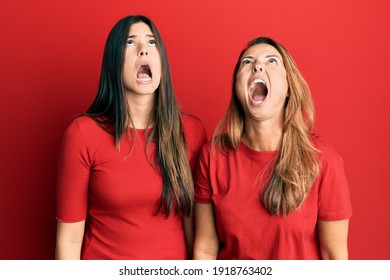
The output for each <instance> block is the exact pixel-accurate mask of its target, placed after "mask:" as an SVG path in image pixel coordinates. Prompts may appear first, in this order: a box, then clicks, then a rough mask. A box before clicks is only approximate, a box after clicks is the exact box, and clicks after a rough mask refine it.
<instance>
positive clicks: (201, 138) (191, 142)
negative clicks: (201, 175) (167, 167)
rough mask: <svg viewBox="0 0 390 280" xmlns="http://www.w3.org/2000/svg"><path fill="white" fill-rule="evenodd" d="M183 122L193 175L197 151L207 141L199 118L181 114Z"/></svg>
mask: <svg viewBox="0 0 390 280" xmlns="http://www.w3.org/2000/svg"><path fill="white" fill-rule="evenodd" d="M183 122H184V132H185V138H186V143H187V150H188V154H189V161H190V166H191V170H192V174H193V176H194V174H195V168H196V164H197V161H198V155H199V151H200V149H201V148H202V146H203V144H204V143H206V142H207V132H206V129H205V127H204V126H203V124H202V122H201V120H200V119H199V118H197V117H194V116H190V115H183Z"/></svg>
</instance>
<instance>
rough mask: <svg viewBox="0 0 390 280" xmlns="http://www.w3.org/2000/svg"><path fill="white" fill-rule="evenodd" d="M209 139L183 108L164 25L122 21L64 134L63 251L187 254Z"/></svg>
mask: <svg viewBox="0 0 390 280" xmlns="http://www.w3.org/2000/svg"><path fill="white" fill-rule="evenodd" d="M206 140H207V138H206V132H205V129H204V127H203V125H202V124H201V122H200V120H199V119H197V118H195V117H193V116H190V115H186V114H183V113H182V112H181V111H180V108H179V105H178V102H177V100H176V97H175V94H174V90H173V86H172V81H171V75H170V69H169V63H168V58H167V54H166V50H165V47H164V43H163V41H162V38H161V36H160V34H159V32H158V30H157V28H156V26H155V25H154V24H153V22H152V21H151V20H150V19H149V18H147V17H145V16H142V15H137V16H128V17H125V18H123V19H121V20H120V21H118V22H117V23H116V25H115V26H114V27H113V29H112V30H111V32H110V34H109V36H108V38H107V41H106V46H105V50H104V56H103V62H102V70H101V76H100V84H99V88H98V92H97V95H96V98H95V100H94V101H93V103H92V105H91V106H90V108H89V109H88V110H87V112H86V113H84V114H82V115H81V116H79V117H77V118H75V119H74V120H73V121H72V123H71V124H70V125H69V127H68V128H67V130H66V132H65V135H64V138H63V142H62V146H61V152H60V158H59V167H58V186H57V188H58V192H57V204H58V206H57V220H58V223H57V225H58V226H57V247H56V258H57V259H186V258H188V257H189V254H190V251H191V246H192V223H191V216H192V207H193V180H192V170H193V167H194V163H195V161H196V158H197V153H198V150H199V148H200V146H201V145H202V144H203V143H204V142H205V141H206Z"/></svg>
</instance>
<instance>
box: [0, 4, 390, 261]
mask: <svg viewBox="0 0 390 280" xmlns="http://www.w3.org/2000/svg"><path fill="white" fill-rule="evenodd" d="M231 2H234V3H232V4H228V1H224V2H223V1H210V0H207V1H206V0H198V1H179V0H176V1H158V0H150V1H131V0H127V1H125V0H111V1H91V0H83V1H76V0H66V1H65V0H58V1H49V0H38V1H13V2H12V3H7V4H5V3H2V7H1V11H0V31H1V33H0V38H1V45H0V48H1V49H0V50H1V52H0V59H1V60H0V63H1V67H0V79H1V81H0V94H1V101H0V106H1V108H0V119H1V123H2V124H1V137H0V149H1V157H0V175H1V177H0V190H1V195H0V259H52V258H53V257H54V247H55V231H56V229H55V226H56V221H55V188H56V187H55V185H56V164H57V155H58V148H59V143H60V140H61V137H62V133H63V131H64V129H65V127H66V126H67V124H68V123H69V120H70V117H72V116H73V115H74V114H76V113H79V112H82V111H85V110H86V109H87V108H88V106H89V104H90V103H91V102H92V100H93V98H94V96H95V93H96V89H97V84H98V78H99V72H100V65H101V58H102V52H103V47H104V43H105V39H106V37H107V35H108V32H109V30H110V29H111V27H112V26H113V25H114V24H115V23H116V21H117V20H118V19H119V18H121V17H123V16H125V15H128V14H136V13H142V14H145V15H147V16H149V17H151V19H152V20H153V21H154V22H155V23H156V25H157V27H158V28H159V30H160V32H161V34H162V36H163V39H164V41H165V43H166V47H167V51H168V56H169V59H170V63H171V70H172V75H173V80H174V86H175V89H176V92H177V95H178V97H179V100H180V102H181V105H182V108H183V110H184V111H187V112H189V113H192V114H195V115H197V116H198V117H200V118H201V119H202V121H203V123H204V124H205V126H206V128H207V131H208V133H209V136H211V134H212V131H213V129H214V128H215V126H216V124H217V121H218V120H219V119H220V118H221V116H222V114H223V113H224V111H225V110H226V107H227V104H228V101H229V98H230V84H231V76H232V71H233V67H234V63H235V61H236V59H237V56H238V54H239V52H240V50H241V49H242V48H243V47H244V45H245V43H246V42H247V41H248V40H250V39H252V38H253V37H255V36H260V35H265V36H270V37H272V38H274V39H276V40H277V41H279V42H281V43H282V44H283V45H285V46H286V47H287V49H288V50H289V51H290V53H291V54H292V56H293V57H294V59H295V60H296V62H297V64H298V67H299V68H300V70H301V72H302V73H303V75H304V77H305V78H306V79H307V81H308V83H309V85H310V87H311V90H312V93H313V96H314V100H315V104H316V110H317V124H316V132H317V133H318V134H320V135H322V136H323V137H324V138H325V139H327V140H329V141H330V142H331V143H333V144H334V146H335V148H336V150H337V151H338V152H339V153H340V154H341V156H342V157H343V158H344V161H345V167H346V174H347V177H348V180H349V183H350V190H351V196H352V203H353V210H354V215H353V217H352V219H351V221H350V235H349V248H350V258H351V259H390V238H389V237H390V202H389V197H390V183H389V177H388V176H387V175H388V174H389V173H390V171H389V159H390V147H389V140H388V136H389V132H388V129H389V112H388V111H389V104H390V103H389V101H390V98H389V95H390V87H389V84H390V83H389V70H388V69H389V65H390V52H389V50H390V39H389V33H390V32H389V30H390V19H389V18H390V17H389V11H390V9H389V5H390V4H389V2H388V1H386V0H350V1H339V0H328V1H321V3H319V2H320V1H311V0H301V1H287V0H286V1H260V0H253V1H249V0H241V1H231ZM317 2H318V3H317Z"/></svg>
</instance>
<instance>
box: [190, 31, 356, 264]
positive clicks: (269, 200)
mask: <svg viewBox="0 0 390 280" xmlns="http://www.w3.org/2000/svg"><path fill="white" fill-rule="evenodd" d="M313 123H314V105H313V101H312V98H311V93H310V90H309V87H308V85H307V83H306V82H305V80H304V79H303V77H302V75H301V74H300V72H299V71H298V69H297V66H296V64H295V62H294V61H293V59H292V58H291V56H290V55H289V53H288V52H287V50H286V49H285V48H284V47H283V46H282V45H280V44H279V43H277V42H275V41H274V40H272V39H270V38H266V37H259V38H255V39H254V40H252V41H250V42H249V43H248V45H247V47H246V48H245V49H244V50H243V51H242V52H241V54H240V56H239V59H238V62H237V64H236V67H235V69H234V75H233V86H232V97H231V101H230V105H229V108H228V110H227V112H226V114H225V116H224V118H223V119H222V121H221V122H220V124H219V125H218V127H217V129H216V131H215V134H214V136H213V139H212V140H211V141H210V142H209V143H207V144H206V145H204V147H203V149H202V151H201V153H200V156H199V165H198V169H197V175H196V178H195V229H196V231H195V242H194V258H195V259H347V258H348V248H347V236H348V222H349V218H350V217H351V215H352V208H351V203H350V196H349V189H348V184H347V181H346V178H345V174H344V167H343V161H342V159H341V158H340V156H339V155H338V154H337V153H336V152H335V151H334V149H333V148H332V147H331V146H330V145H329V144H327V143H326V142H324V141H323V140H322V139H320V138H319V137H316V136H314V135H313V134H312V132H311V129H312V127H313Z"/></svg>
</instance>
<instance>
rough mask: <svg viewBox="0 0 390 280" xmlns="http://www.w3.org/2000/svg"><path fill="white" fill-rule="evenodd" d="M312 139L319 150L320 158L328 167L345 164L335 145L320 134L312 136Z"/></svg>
mask: <svg viewBox="0 0 390 280" xmlns="http://www.w3.org/2000/svg"><path fill="white" fill-rule="evenodd" d="M311 141H312V143H313V145H314V147H315V148H316V149H317V150H318V159H319V160H320V162H321V164H322V165H323V166H324V167H325V168H326V167H327V166H328V165H336V166H339V165H343V159H342V157H341V156H340V154H339V153H338V152H337V151H336V149H335V148H334V146H333V145H332V144H331V143H329V142H328V141H326V140H324V139H323V138H322V137H319V136H312V138H311Z"/></svg>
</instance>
